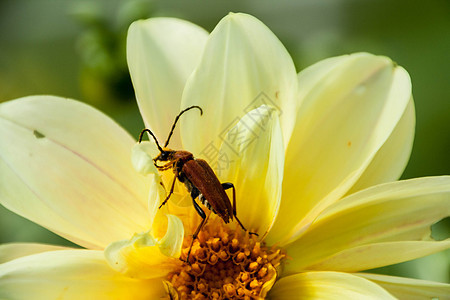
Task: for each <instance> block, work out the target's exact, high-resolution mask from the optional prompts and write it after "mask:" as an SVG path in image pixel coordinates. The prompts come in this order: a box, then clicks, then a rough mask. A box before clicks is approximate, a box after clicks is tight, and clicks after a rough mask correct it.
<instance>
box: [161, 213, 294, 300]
mask: <svg viewBox="0 0 450 300" xmlns="http://www.w3.org/2000/svg"><path fill="white" fill-rule="evenodd" d="M191 241H192V237H191V236H189V237H185V239H184V244H183V250H182V254H181V259H182V260H186V257H187V254H188V252H189V248H190V244H191ZM285 257H286V255H285V253H284V252H283V251H282V250H281V249H278V248H275V247H271V248H269V247H266V246H264V244H263V243H261V242H258V237H255V236H253V235H252V236H250V235H249V234H248V233H246V232H244V231H242V230H240V229H239V228H238V229H237V230H231V229H230V228H228V227H225V226H224V225H223V222H222V221H221V220H220V219H215V220H211V219H210V220H209V221H208V223H207V224H206V225H205V226H204V228H203V229H202V230H201V231H200V233H199V235H198V238H197V239H196V240H195V241H194V243H193V245H192V250H191V253H190V255H189V262H190V264H189V263H183V264H182V265H181V266H180V268H179V269H178V270H176V271H175V272H172V273H171V274H169V276H168V281H169V282H168V285H169V286H171V287H173V289H175V290H176V291H177V293H178V295H179V298H180V299H259V298H264V297H265V295H266V294H267V292H268V291H269V290H270V289H271V287H272V285H273V284H274V283H275V279H276V276H277V271H276V268H277V267H278V266H279V265H280V263H281V261H282V260H283V259H284V258H285Z"/></svg>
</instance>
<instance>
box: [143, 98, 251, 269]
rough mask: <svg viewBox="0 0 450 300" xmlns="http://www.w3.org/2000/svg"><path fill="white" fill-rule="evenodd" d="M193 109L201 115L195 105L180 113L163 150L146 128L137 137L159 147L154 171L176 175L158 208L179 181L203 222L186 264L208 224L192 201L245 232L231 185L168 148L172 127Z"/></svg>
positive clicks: (182, 152)
mask: <svg viewBox="0 0 450 300" xmlns="http://www.w3.org/2000/svg"><path fill="white" fill-rule="evenodd" d="M194 108H196V109H198V110H199V111H200V115H203V110H202V109H201V107H200V106H196V105H193V106H190V107H188V108H186V109H184V110H182V111H181V112H180V113H179V114H178V115H177V117H176V118H175V121H174V122H173V125H172V129H171V130H170V133H169V136H168V137H167V140H166V142H165V143H164V147H161V146H160V145H159V142H158V139H157V138H156V136H155V135H154V134H153V132H152V131H151V130H150V129H148V128H145V129H144V130H142V132H141V134H140V135H139V143H141V142H142V138H143V136H144V133H146V132H148V133H149V134H150V135H151V136H152V137H153V139H154V140H155V143H156V146H157V147H158V150H159V152H160V153H159V155H158V156H156V157H155V158H154V159H153V163H154V165H155V167H156V168H157V169H158V170H159V171H166V170H170V169H172V170H173V173H174V175H175V176H174V178H173V180H172V184H171V187H170V190H169V194H168V195H167V197H166V198H165V199H164V201H163V202H162V203H161V205H160V206H159V208H161V207H162V206H163V205H164V204H166V203H167V201H168V200H169V198H170V196H171V195H172V194H173V190H174V187H175V182H176V180H177V179H178V180H179V181H180V182H182V183H184V185H185V186H186V188H187V190H188V192H189V193H190V196H191V198H192V203H193V205H194V208H195V210H196V211H197V213H198V214H199V215H200V217H201V218H202V221H201V222H200V224H199V225H198V227H197V229H196V230H195V232H194V234H193V235H192V241H191V246H190V248H189V252H188V255H187V258H186V261H187V262H189V255H190V253H191V249H192V245H193V243H194V240H195V239H196V238H197V236H198V233H199V232H200V230H201V229H202V228H203V226H204V225H205V223H206V221H207V217H206V214H205V211H204V210H203V209H202V208H201V206H200V205H199V204H198V203H197V202H196V201H195V199H197V198H198V200H200V202H201V203H202V204H203V205H204V206H206V208H207V209H209V210H210V211H212V212H213V213H215V214H217V215H218V216H219V217H221V218H222V220H223V221H224V222H225V223H229V222H230V221H233V218H235V219H236V221H237V222H238V224H239V225H240V227H241V228H242V229H243V230H244V231H247V229H245V227H244V225H243V224H242V222H241V221H240V220H239V218H238V217H237V215H236V189H235V187H234V185H233V184H232V183H231V182H225V183H221V182H220V181H219V179H218V178H217V176H216V174H215V173H214V171H213V170H212V168H211V167H210V166H209V164H208V163H207V162H206V161H205V160H203V159H200V158H194V155H193V154H192V153H191V152H189V151H185V150H172V149H169V148H167V146H168V144H169V141H170V138H171V137H172V135H173V132H174V130H175V126H176V124H177V122H178V120H179V119H180V117H181V116H182V115H183V114H184V113H185V112H187V111H189V110H191V109H194ZM158 162H164V164H162V165H159V164H158ZM228 189H232V190H233V205H232V204H231V201H230V199H229V198H228V195H227V193H226V192H225V190H228ZM249 234H254V235H258V234H257V233H255V232H249Z"/></svg>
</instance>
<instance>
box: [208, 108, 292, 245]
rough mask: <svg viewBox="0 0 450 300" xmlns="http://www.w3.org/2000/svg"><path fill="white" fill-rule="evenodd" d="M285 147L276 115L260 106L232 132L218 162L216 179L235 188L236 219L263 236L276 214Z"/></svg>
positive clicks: (275, 111)
mask: <svg viewBox="0 0 450 300" xmlns="http://www.w3.org/2000/svg"><path fill="white" fill-rule="evenodd" d="M283 165H284V146H283V140H282V132H281V128H280V123H279V118H278V112H277V110H276V109H275V108H273V107H269V106H266V105H262V106H260V107H259V108H256V109H254V110H252V111H250V112H249V113H248V114H246V115H245V116H244V117H243V118H242V119H241V120H239V122H238V123H237V124H236V126H234V127H233V128H231V129H230V130H229V131H228V132H227V134H226V136H225V140H224V143H223V144H222V147H221V151H220V155H219V157H218V158H217V167H216V170H217V175H218V176H219V177H220V178H221V179H223V180H224V181H228V182H232V183H233V184H234V186H235V187H236V199H237V200H236V202H237V204H236V206H237V215H238V218H239V219H240V220H241V221H242V223H243V224H244V226H245V227H246V228H247V229H249V230H251V231H254V230H256V231H257V232H258V233H259V235H260V236H261V237H262V236H264V235H265V234H266V233H267V232H268V231H269V229H270V227H271V226H272V224H273V222H274V220H275V217H276V215H277V212H278V207H279V205H280V199H281V183H282V180H283Z"/></svg>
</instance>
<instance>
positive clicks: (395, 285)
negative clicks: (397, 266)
mask: <svg viewBox="0 0 450 300" xmlns="http://www.w3.org/2000/svg"><path fill="white" fill-rule="evenodd" d="M355 275H356V276H360V277H362V278H365V279H368V280H370V281H372V282H375V283H376V284H378V285H380V286H382V287H383V288H384V289H386V290H387V291H388V292H389V293H391V294H392V295H394V296H395V297H397V298H399V299H408V300H422V299H447V298H448V296H449V295H450V285H449V284H447V283H440V282H433V281H426V280H419V279H411V278H403V277H395V276H387V275H376V274H368V273H357V274H355Z"/></svg>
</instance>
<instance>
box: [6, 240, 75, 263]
mask: <svg viewBox="0 0 450 300" xmlns="http://www.w3.org/2000/svg"><path fill="white" fill-rule="evenodd" d="M67 249H70V248H68V247H63V246H54V245H46V244H37V243H10V244H2V245H0V264H2V263H5V262H8V261H10V260H13V259H16V258H19V257H23V256H27V255H31V254H36V253H41V252H47V251H55V250H67Z"/></svg>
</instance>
